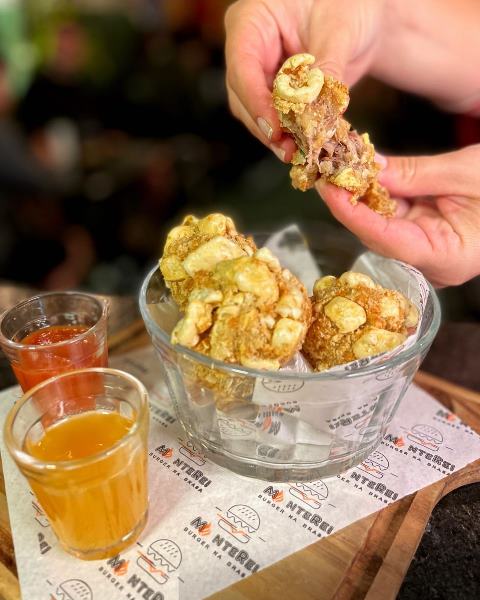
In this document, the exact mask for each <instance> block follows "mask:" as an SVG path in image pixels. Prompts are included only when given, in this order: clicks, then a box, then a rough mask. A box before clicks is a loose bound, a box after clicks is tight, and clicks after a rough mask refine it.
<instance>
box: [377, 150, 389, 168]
mask: <svg viewBox="0 0 480 600" xmlns="http://www.w3.org/2000/svg"><path fill="white" fill-rule="evenodd" d="M375 162H376V163H377V164H379V165H380V166H381V167H382V169H384V168H385V167H386V166H387V165H388V160H387V159H386V158H385V156H383V154H379V153H378V152H375Z"/></svg>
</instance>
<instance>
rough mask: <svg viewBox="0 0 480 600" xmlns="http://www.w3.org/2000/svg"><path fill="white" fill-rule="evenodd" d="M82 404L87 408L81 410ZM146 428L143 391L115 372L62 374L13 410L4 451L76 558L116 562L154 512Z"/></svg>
mask: <svg viewBox="0 0 480 600" xmlns="http://www.w3.org/2000/svg"><path fill="white" fill-rule="evenodd" d="M85 395H88V396H89V398H90V401H89V402H85V399H84V396H85ZM47 398H48V402H46V399H47ZM82 405H83V406H89V408H88V409H87V410H80V411H79V410H78V406H82ZM92 406H93V408H90V407H92ZM148 425H149V409H148V396H147V391H146V389H145V387H144V386H143V384H142V383H141V382H140V381H138V379H136V378H135V377H133V376H132V375H129V374H127V373H124V372H122V371H118V370H116V369H100V368H94V369H81V370H77V371H71V372H68V373H63V374H61V375H58V376H57V377H53V378H51V379H48V380H46V381H44V382H42V383H40V384H38V385H37V386H35V387H34V388H32V389H31V390H29V391H28V392H27V393H26V394H25V395H24V396H23V397H22V398H21V399H20V400H19V401H18V402H17V403H16V404H15V405H14V406H13V407H12V409H11V410H10V412H9V414H8V416H7V419H6V421H5V429H4V436H5V442H6V446H7V448H8V450H9V452H10V454H11V456H12V458H13V460H14V461H15V463H16V464H17V466H18V468H19V469H20V471H21V472H22V474H23V475H24V476H25V477H26V478H27V480H28V482H29V484H30V487H31V489H32V491H33V492H34V494H35V496H36V498H37V501H38V503H39V504H40V506H41V507H42V509H43V511H44V513H45V515H46V516H47V517H48V519H49V521H50V524H51V526H52V528H53V531H54V532H55V534H56V535H57V537H58V539H59V541H60V543H61V545H62V546H63V548H64V549H65V550H66V551H67V552H69V553H70V554H73V555H74V556H76V557H78V558H81V559H84V560H96V559H102V558H106V557H111V556H115V555H116V554H118V553H119V552H121V551H122V550H123V549H124V548H126V547H127V546H130V545H131V544H132V543H134V542H135V540H136V539H137V538H138V536H139V535H140V533H141V531H142V530H143V528H144V525H145V522H146V519H147V511H148V491H147V487H148V486H147V436H148Z"/></svg>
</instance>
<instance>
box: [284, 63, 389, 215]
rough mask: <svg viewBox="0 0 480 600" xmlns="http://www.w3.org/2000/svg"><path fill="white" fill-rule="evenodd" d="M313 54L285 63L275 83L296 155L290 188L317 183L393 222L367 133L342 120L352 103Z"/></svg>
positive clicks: (339, 83)
mask: <svg viewBox="0 0 480 600" xmlns="http://www.w3.org/2000/svg"><path fill="white" fill-rule="evenodd" d="M314 62H315V58H314V57H313V56H312V55H311V54H295V55H294V56H291V57H290V58H289V59H287V60H286V61H285V63H284V64H283V65H282V67H281V68H280V70H279V72H278V74H277V76H276V78H275V80H274V82H273V93H272V95H273V105H274V107H275V108H276V110H277V113H278V116H279V119H280V123H281V125H282V127H283V129H284V130H285V131H287V132H288V133H290V134H291V135H292V136H293V138H294V139H295V142H296V144H297V147H298V150H297V151H296V152H295V154H294V156H293V159H292V165H293V166H292V168H291V170H290V177H291V180H292V185H293V187H295V188H297V189H300V190H302V191H306V190H308V189H310V188H311V187H313V186H314V184H315V181H316V180H317V179H318V178H320V179H323V180H324V181H328V182H330V183H333V184H334V185H336V186H338V187H341V188H344V189H346V190H348V191H349V192H351V194H352V197H351V202H352V203H353V204H356V202H357V201H358V200H362V201H363V202H364V203H365V204H367V206H369V207H370V208H371V209H373V210H375V211H376V212H378V213H380V214H382V215H385V216H393V215H394V213H395V209H396V203H395V201H394V200H392V199H391V198H390V196H389V194H388V191H387V190H386V189H385V188H384V187H383V186H381V185H380V184H379V183H378V181H377V173H378V171H379V169H380V167H379V165H378V164H377V163H376V162H375V149H374V147H373V144H372V143H371V142H370V139H369V136H368V134H367V133H364V134H359V133H357V131H355V130H354V129H352V127H351V125H350V123H349V122H348V121H347V120H346V119H344V118H343V114H344V112H345V110H346V109H347V106H348V103H349V100H350V97H349V92H348V88H347V86H346V85H345V84H343V83H341V82H340V81H337V80H336V79H334V78H333V77H331V76H330V75H325V74H324V73H322V71H321V70H320V69H319V68H318V67H312V65H313V63H314Z"/></svg>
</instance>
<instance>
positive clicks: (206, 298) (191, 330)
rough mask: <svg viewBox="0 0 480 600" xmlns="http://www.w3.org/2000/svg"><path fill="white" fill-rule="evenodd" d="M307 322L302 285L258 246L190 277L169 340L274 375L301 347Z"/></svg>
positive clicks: (307, 305)
mask: <svg viewBox="0 0 480 600" xmlns="http://www.w3.org/2000/svg"><path fill="white" fill-rule="evenodd" d="M310 320H311V304H310V299H309V298H308V295H307V292H306V290H305V287H304V286H303V284H302V283H301V282H300V281H299V280H298V279H297V278H296V277H294V275H292V273H290V271H288V269H282V267H281V266H280V263H279V262H278V260H277V259H276V258H275V257H274V256H273V254H272V253H271V252H270V251H269V250H268V249H267V248H261V249H260V250H257V251H256V252H255V253H254V254H253V256H243V257H239V258H235V259H232V260H224V261H221V262H218V263H217V264H216V265H215V267H214V268H213V270H212V271H211V272H210V273H207V272H206V271H199V272H198V273H196V274H195V275H194V277H193V278H192V288H191V292H190V295H189V298H188V302H187V304H186V307H185V314H184V317H183V318H182V319H181V320H180V321H179V322H178V324H177V325H176V327H175V329H174V330H173V332H172V336H171V340H172V342H173V343H178V344H182V345H183V346H186V347H188V348H192V349H193V350H195V351H197V352H200V353H202V354H206V355H208V356H210V357H212V358H215V359H217V360H221V361H223V362H225V363H234V364H238V365H243V366H245V367H250V368H254V369H266V370H270V371H276V370H278V369H279V368H280V366H281V365H283V364H285V363H286V362H288V361H289V360H290V358H291V357H292V356H293V355H294V353H295V352H296V351H297V350H299V349H300V348H301V346H302V343H303V340H304V338H305V334H306V332H307V329H308V326H309V325H310Z"/></svg>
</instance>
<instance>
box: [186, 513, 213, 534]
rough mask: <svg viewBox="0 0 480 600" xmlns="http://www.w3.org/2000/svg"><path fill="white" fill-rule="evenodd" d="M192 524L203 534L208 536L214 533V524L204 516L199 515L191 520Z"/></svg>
mask: <svg viewBox="0 0 480 600" xmlns="http://www.w3.org/2000/svg"><path fill="white" fill-rule="evenodd" d="M190 525H191V526H192V527H193V528H194V529H196V530H197V531H198V534H199V535H201V536H207V535H210V534H211V533H212V524H211V523H209V522H208V521H203V519H202V517H197V518H196V519H193V521H191V522H190Z"/></svg>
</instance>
